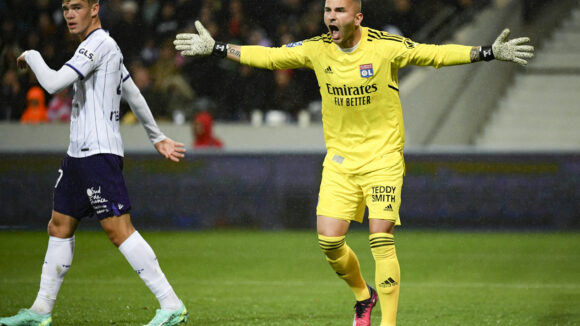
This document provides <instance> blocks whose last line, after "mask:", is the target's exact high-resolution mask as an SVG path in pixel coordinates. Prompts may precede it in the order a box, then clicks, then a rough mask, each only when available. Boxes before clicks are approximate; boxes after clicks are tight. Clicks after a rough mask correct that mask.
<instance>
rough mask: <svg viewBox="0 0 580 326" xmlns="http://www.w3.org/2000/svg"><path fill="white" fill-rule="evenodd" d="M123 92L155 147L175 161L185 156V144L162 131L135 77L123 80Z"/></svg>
mask: <svg viewBox="0 0 580 326" xmlns="http://www.w3.org/2000/svg"><path fill="white" fill-rule="evenodd" d="M124 70H125V69H124ZM122 94H123V95H122V96H123V98H124V99H125V100H126V101H127V103H129V106H130V107H131V111H133V113H135V116H136V117H137V119H139V122H141V124H142V125H143V127H144V128H145V131H146V132H147V136H148V137H149V140H150V141H151V142H152V143H153V145H154V146H155V149H157V151H158V152H159V153H160V154H161V155H163V156H164V157H165V158H167V159H169V160H172V161H174V162H179V160H180V159H182V158H183V157H185V145H184V144H183V143H179V142H176V141H174V140H172V139H171V138H168V137H167V136H165V134H163V132H161V130H160V129H159V127H158V126H157V123H156V122H155V118H153V114H152V113H151V110H150V109H149V105H148V104H147V101H145V98H144V97H143V94H141V91H140V90H139V88H138V87H137V85H135V82H133V79H131V78H129V75H127V77H126V78H125V79H124V81H123V88H122Z"/></svg>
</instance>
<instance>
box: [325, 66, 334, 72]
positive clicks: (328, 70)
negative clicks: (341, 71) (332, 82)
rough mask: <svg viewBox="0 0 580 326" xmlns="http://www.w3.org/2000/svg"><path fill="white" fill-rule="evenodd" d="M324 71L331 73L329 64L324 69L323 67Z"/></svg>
mask: <svg viewBox="0 0 580 326" xmlns="http://www.w3.org/2000/svg"><path fill="white" fill-rule="evenodd" d="M324 72H325V73H327V74H332V73H333V72H332V68H330V66H328V67H326V69H324Z"/></svg>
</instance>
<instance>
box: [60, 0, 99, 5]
mask: <svg viewBox="0 0 580 326" xmlns="http://www.w3.org/2000/svg"><path fill="white" fill-rule="evenodd" d="M83 1H86V2H87V3H88V4H89V5H94V4H98V3H99V0H83ZM67 2H70V0H62V3H67Z"/></svg>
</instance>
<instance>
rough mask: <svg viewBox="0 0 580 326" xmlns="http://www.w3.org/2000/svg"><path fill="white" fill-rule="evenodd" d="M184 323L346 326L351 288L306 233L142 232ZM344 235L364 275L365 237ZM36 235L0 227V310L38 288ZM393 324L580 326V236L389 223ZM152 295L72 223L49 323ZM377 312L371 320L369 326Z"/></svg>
mask: <svg viewBox="0 0 580 326" xmlns="http://www.w3.org/2000/svg"><path fill="white" fill-rule="evenodd" d="M141 233H142V234H143V236H144V237H145V239H146V240H147V241H148V242H149V243H150V244H151V246H152V247H153V249H154V250H155V252H156V253H157V256H158V258H159V261H160V263H161V267H162V269H163V270H164V272H165V275H166V276H167V277H168V279H169V281H170V282H171V283H172V285H173V287H174V289H175V290H176V292H177V293H178V295H179V296H180V297H181V298H182V299H183V301H184V302H185V304H186V306H187V307H188V309H189V312H190V321H189V322H188V325H203V326H209V325H220V326H234V325H240V326H248V325H264V326H266V325H267V326H272V325H287V326H297V325H315V326H331V325H342V326H344V325H350V324H351V318H352V314H353V309H352V307H353V304H354V299H353V296H352V294H351V292H350V290H349V289H348V287H347V286H346V285H345V284H344V283H343V281H341V280H340V279H338V277H336V276H335V275H334V273H333V272H332V271H331V269H330V267H329V266H328V265H327V263H326V261H325V259H324V256H323V254H322V253H321V251H320V249H319V248H318V242H317V238H316V234H315V232H314V231H280V232H274V231H268V232H265V231H243V230H241V231H229V230H228V231H201V232H181V231H180V232H169V231H168V232H153V231H143V232H141ZM347 241H348V243H349V245H350V246H351V247H352V248H353V249H354V250H355V251H356V252H357V253H358V256H359V260H360V263H361V266H362V269H363V274H364V276H365V278H366V279H367V281H368V282H371V283H374V276H373V275H374V263H373V259H372V256H371V254H370V250H369V248H368V234H367V233H366V232H361V231H353V232H351V233H350V234H349V236H348V238H347ZM46 244H47V236H46V234H45V233H44V232H32V231H30V232H28V231H2V232H0V316H7V315H12V314H13V313H15V312H16V311H17V310H18V309H19V308H22V307H29V306H30V305H31V304H32V301H33V300H34V298H35V296H36V292H37V291H38V283H39V276H40V268H41V265H42V259H43V257H44V252H45V249H46ZM396 244H397V252H398V256H399V260H400V263H401V270H402V282H401V284H402V287H401V296H400V302H399V315H398V325H403V326H418V325H429V326H436V325H445V326H449V325H461V326H466V325H474V326H482V325H522V326H524V325H525V326H534V325H538V326H544V325H549V326H553V325H558V326H562V325H580V234H579V233H542V232H529V233H524V232H522V233H507V232H448V231H442V232H436V231H407V230H405V229H404V228H400V229H398V231H397V233H396ZM157 308H158V305H157V301H156V299H155V298H154V296H153V295H152V294H151V293H150V292H149V290H148V289H147V288H146V287H145V285H144V284H143V283H142V281H141V280H140V279H139V277H138V276H137V274H136V273H135V272H134V271H133V270H132V269H131V267H130V266H129V264H128V263H127V262H126V261H125V260H124V258H123V257H122V255H121V253H120V252H119V251H118V250H117V249H116V248H115V247H114V246H113V245H112V244H111V243H109V241H108V239H107V238H106V236H105V234H104V233H103V232H93V231H79V232H77V235H76V250H75V257H74V262H73V265H72V267H71V269H70V271H69V273H68V275H67V277H66V279H65V282H64V284H63V286H62V288H61V291H60V294H59V298H58V300H57V303H56V306H55V310H54V312H53V320H54V321H53V325H55V326H56V325H58V326H67V325H70V326H73V325H74V326H78V325H98V326H103V325H143V324H145V323H147V322H148V321H149V320H150V319H151V318H152V317H153V315H154V314H155V309H157ZM379 310H380V309H378V308H376V309H375V313H374V314H373V325H379V323H380V321H379V315H380V313H379Z"/></svg>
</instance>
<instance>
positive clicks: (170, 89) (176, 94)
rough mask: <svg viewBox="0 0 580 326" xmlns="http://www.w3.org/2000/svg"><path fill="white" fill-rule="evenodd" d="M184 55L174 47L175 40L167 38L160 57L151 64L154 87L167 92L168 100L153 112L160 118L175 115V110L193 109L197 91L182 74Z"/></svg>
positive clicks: (157, 90)
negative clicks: (179, 53) (178, 53)
mask: <svg viewBox="0 0 580 326" xmlns="http://www.w3.org/2000/svg"><path fill="white" fill-rule="evenodd" d="M182 60H183V57H181V55H177V54H176V53H175V50H174V49H173V42H172V41H171V40H167V41H165V42H164V43H163V45H162V47H161V50H160V52H159V59H158V60H157V62H156V63H155V64H154V65H153V66H151V70H150V71H151V76H152V77H153V87H154V89H155V91H156V92H161V93H166V94H167V99H168V102H166V103H165V105H164V107H162V108H156V109H155V110H154V111H153V112H154V113H155V114H158V116H159V117H160V118H170V117H173V113H174V111H175V110H181V111H185V112H187V111H192V110H193V99H194V98H195V92H194V90H193V89H192V88H191V86H190V84H189V83H188V82H187V81H186V80H185V79H184V78H183V75H182V74H181V69H180V68H181V65H182Z"/></svg>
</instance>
